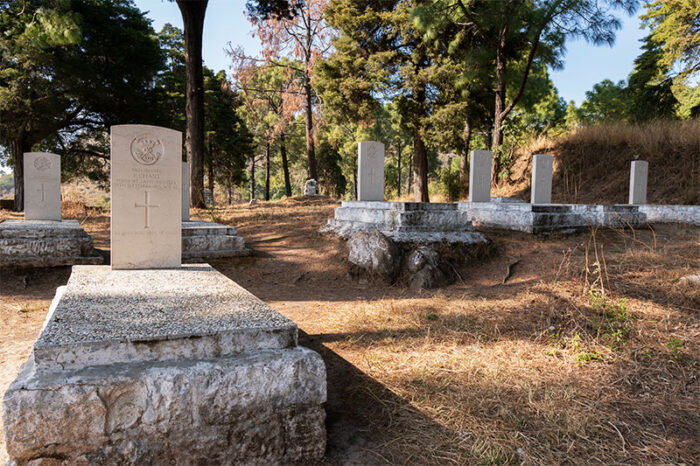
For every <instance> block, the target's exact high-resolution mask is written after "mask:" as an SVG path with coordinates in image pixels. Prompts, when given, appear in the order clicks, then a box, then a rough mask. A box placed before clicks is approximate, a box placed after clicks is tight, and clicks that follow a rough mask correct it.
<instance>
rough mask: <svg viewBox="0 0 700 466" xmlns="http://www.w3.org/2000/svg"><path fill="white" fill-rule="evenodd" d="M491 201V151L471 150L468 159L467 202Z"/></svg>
mask: <svg viewBox="0 0 700 466" xmlns="http://www.w3.org/2000/svg"><path fill="white" fill-rule="evenodd" d="M490 201H491V152H489V151H487V150H473V151H472V153H471V159H470V161H469V202H490Z"/></svg>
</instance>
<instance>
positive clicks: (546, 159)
mask: <svg viewBox="0 0 700 466" xmlns="http://www.w3.org/2000/svg"><path fill="white" fill-rule="evenodd" d="M552 164H553V159H552V156H551V155H547V154H535V155H533V156H532V186H531V187H530V203H531V204H551V203H552Z"/></svg>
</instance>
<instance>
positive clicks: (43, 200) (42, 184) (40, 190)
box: [36, 183, 46, 202]
mask: <svg viewBox="0 0 700 466" xmlns="http://www.w3.org/2000/svg"><path fill="white" fill-rule="evenodd" d="M36 192H41V202H46V199H44V183H41V189H37V190H36Z"/></svg>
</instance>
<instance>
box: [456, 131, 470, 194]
mask: <svg viewBox="0 0 700 466" xmlns="http://www.w3.org/2000/svg"><path fill="white" fill-rule="evenodd" d="M462 138H463V144H462V153H461V154H460V161H459V186H460V194H461V195H462V196H464V195H466V194H467V192H468V190H467V188H468V185H469V149H470V146H471V142H472V126H471V125H470V124H469V119H467V121H466V122H465V123H464V132H463V133H462Z"/></svg>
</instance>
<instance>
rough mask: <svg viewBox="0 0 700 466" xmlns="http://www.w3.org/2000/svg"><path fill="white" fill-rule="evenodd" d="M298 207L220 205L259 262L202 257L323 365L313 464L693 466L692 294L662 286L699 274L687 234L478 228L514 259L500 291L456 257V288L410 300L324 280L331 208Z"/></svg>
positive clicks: (492, 277)
mask: <svg viewBox="0 0 700 466" xmlns="http://www.w3.org/2000/svg"><path fill="white" fill-rule="evenodd" d="M298 202H299V201H298V200H296V201H295V200H292V201H288V202H285V203H272V205H269V204H258V205H256V206H253V208H252V209H247V208H246V207H243V206H237V207H234V208H231V209H228V210H227V211H226V213H222V214H221V215H220V217H219V220H222V221H225V222H227V223H228V222H231V223H233V224H236V225H238V226H239V227H240V229H241V231H243V232H244V234H245V235H246V237H248V238H250V237H251V236H252V240H253V244H254V246H256V247H258V248H260V247H263V245H264V248H265V250H269V251H271V252H272V253H273V254H274V258H272V259H270V260H271V261H274V262H275V264H274V265H273V264H267V265H266V266H265V265H263V264H262V261H261V262H256V263H254V264H245V265H242V266H238V267H236V268H235V270H234V269H232V268H231V269H229V268H228V267H227V266H224V265H222V264H217V267H218V268H219V270H222V271H223V272H224V273H226V274H227V275H229V276H231V277H232V278H234V279H236V280H238V281H239V282H243V283H244V284H245V286H246V287H248V288H249V289H251V290H252V291H253V292H254V293H256V294H257V295H259V296H261V297H263V299H265V300H266V301H268V302H270V303H271V304H272V305H273V306H274V307H276V308H277V309H279V310H280V311H281V312H283V313H285V314H286V315H288V316H289V317H291V318H293V319H294V320H295V321H296V322H297V323H298V324H299V325H300V327H301V329H302V330H303V331H304V332H305V333H306V337H305V338H303V344H305V345H308V346H311V347H312V348H314V349H316V350H317V351H319V352H320V353H321V354H322V355H323V357H324V359H325V360H326V364H327V366H328V370H329V403H328V407H327V409H328V413H329V453H328V459H327V461H328V462H329V463H331V464H344V463H347V462H356V463H384V462H386V463H397V464H407V463H416V464H516V463H521V462H524V463H526V464H559V463H578V464H583V463H591V462H598V463H605V464H618V463H646V464H649V463H657V464H658V463H688V464H692V463H696V462H697V461H698V460H699V459H700V454H699V452H698V448H697V446H696V445H695V439H696V438H697V434H698V433H699V432H698V420H699V419H700V404H699V402H698V390H697V387H696V386H695V377H696V372H697V367H698V354H699V352H698V349H699V348H698V344H699V342H700V340H699V339H698V332H699V331H698V328H699V323H698V310H700V290H698V289H697V288H688V287H685V288H684V287H682V286H681V285H680V284H679V281H678V279H679V278H680V277H682V276H684V275H688V274H690V273H693V271H694V270H698V269H699V268H700V241H699V236H698V234H699V230H698V229H697V228H690V227H688V228H686V227H671V226H668V227H663V228H661V229H660V231H651V230H646V231H632V232H630V231H608V232H590V233H589V234H584V235H579V236H575V237H554V238H551V239H550V240H548V241H547V242H544V243H543V242H541V241H540V240H538V239H536V238H532V237H528V236H525V235H515V234H513V235H506V234H492V237H493V238H494V240H495V242H496V244H497V246H498V247H499V249H500V250H501V251H502V252H503V254H511V255H518V256H519V257H522V262H521V263H520V264H519V265H518V266H517V268H516V271H515V274H514V277H513V279H512V282H509V283H510V285H508V286H500V285H498V283H500V280H501V279H502V276H503V273H504V269H505V265H506V264H507V262H508V260H507V259H506V258H505V257H504V256H501V258H500V259H494V262H493V263H480V264H471V265H469V266H466V267H465V268H464V269H463V270H462V275H463V276H464V277H466V282H467V283H468V284H467V285H464V286H462V285H459V286H453V287H450V288H447V289H445V290H441V291H437V292H423V293H418V294H413V293H410V292H407V291H405V290H401V289H397V288H371V287H370V288H366V287H362V286H358V285H357V284H352V283H349V282H347V280H346V279H345V278H344V277H342V276H338V275H339V274H342V273H344V272H343V271H344V267H342V260H343V253H342V244H341V243H336V242H334V241H333V240H331V239H324V240H320V239H319V238H318V237H317V236H316V235H315V234H314V233H313V230H314V228H315V226H317V225H318V224H319V223H320V221H322V220H323V219H324V217H323V213H324V212H325V213H326V216H328V215H330V211H329V209H328V208H327V207H326V206H324V205H323V203H317V204H312V205H307V206H306V207H304V208H299V207H298ZM319 217H320V218H319ZM312 219H316V221H315V223H313V220H312ZM309 221H311V222H312V225H308V223H307V222H309ZM300 229H301V230H303V231H305V232H306V233H303V234H302V232H301V231H300ZM261 230H262V231H261ZM246 232H247V233H246ZM273 232H274V233H273ZM271 233H273V234H272V236H271ZM258 239H259V240H260V242H259V243H257V245H256V241H257V240H258ZM271 239H275V240H277V241H276V242H275V241H271ZM328 243H330V246H333V247H329V244H328ZM287 247H288V248H293V249H294V250H293V251H292V252H291V253H287V252H285V250H284V248H287ZM267 248H270V249H267ZM334 248H338V249H340V252H338V250H337V249H334ZM328 254H330V256H329V255H328ZM324 256H325V257H324ZM318 257H322V260H323V261H324V262H326V263H327V265H326V266H325V268H324V264H321V263H319V262H318V261H317V258H318ZM501 259H503V260H501ZM288 261H289V262H291V264H288V263H287V262H288ZM286 265H291V267H290V268H289V269H287V268H285V266H286ZM243 268H244V269H245V272H244V271H243V270H242V269H243ZM254 269H257V270H258V271H257V272H256V271H254ZM277 270H279V272H276V271H277ZM292 271H293V272H292ZM251 276H253V277H254V278H253V279H250V278H249V277H251ZM300 277H301V279H300ZM261 282H262V283H261ZM601 288H602V290H603V291H604V292H605V294H606V300H605V301H600V300H595V299H592V297H591V292H597V293H600V292H601ZM623 299H625V300H627V301H626V303H624V301H622V300H623ZM623 303H624V304H623ZM616 306H617V307H616ZM620 309H621V310H620ZM358 452H359V453H358ZM358 455H359V456H358Z"/></svg>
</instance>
